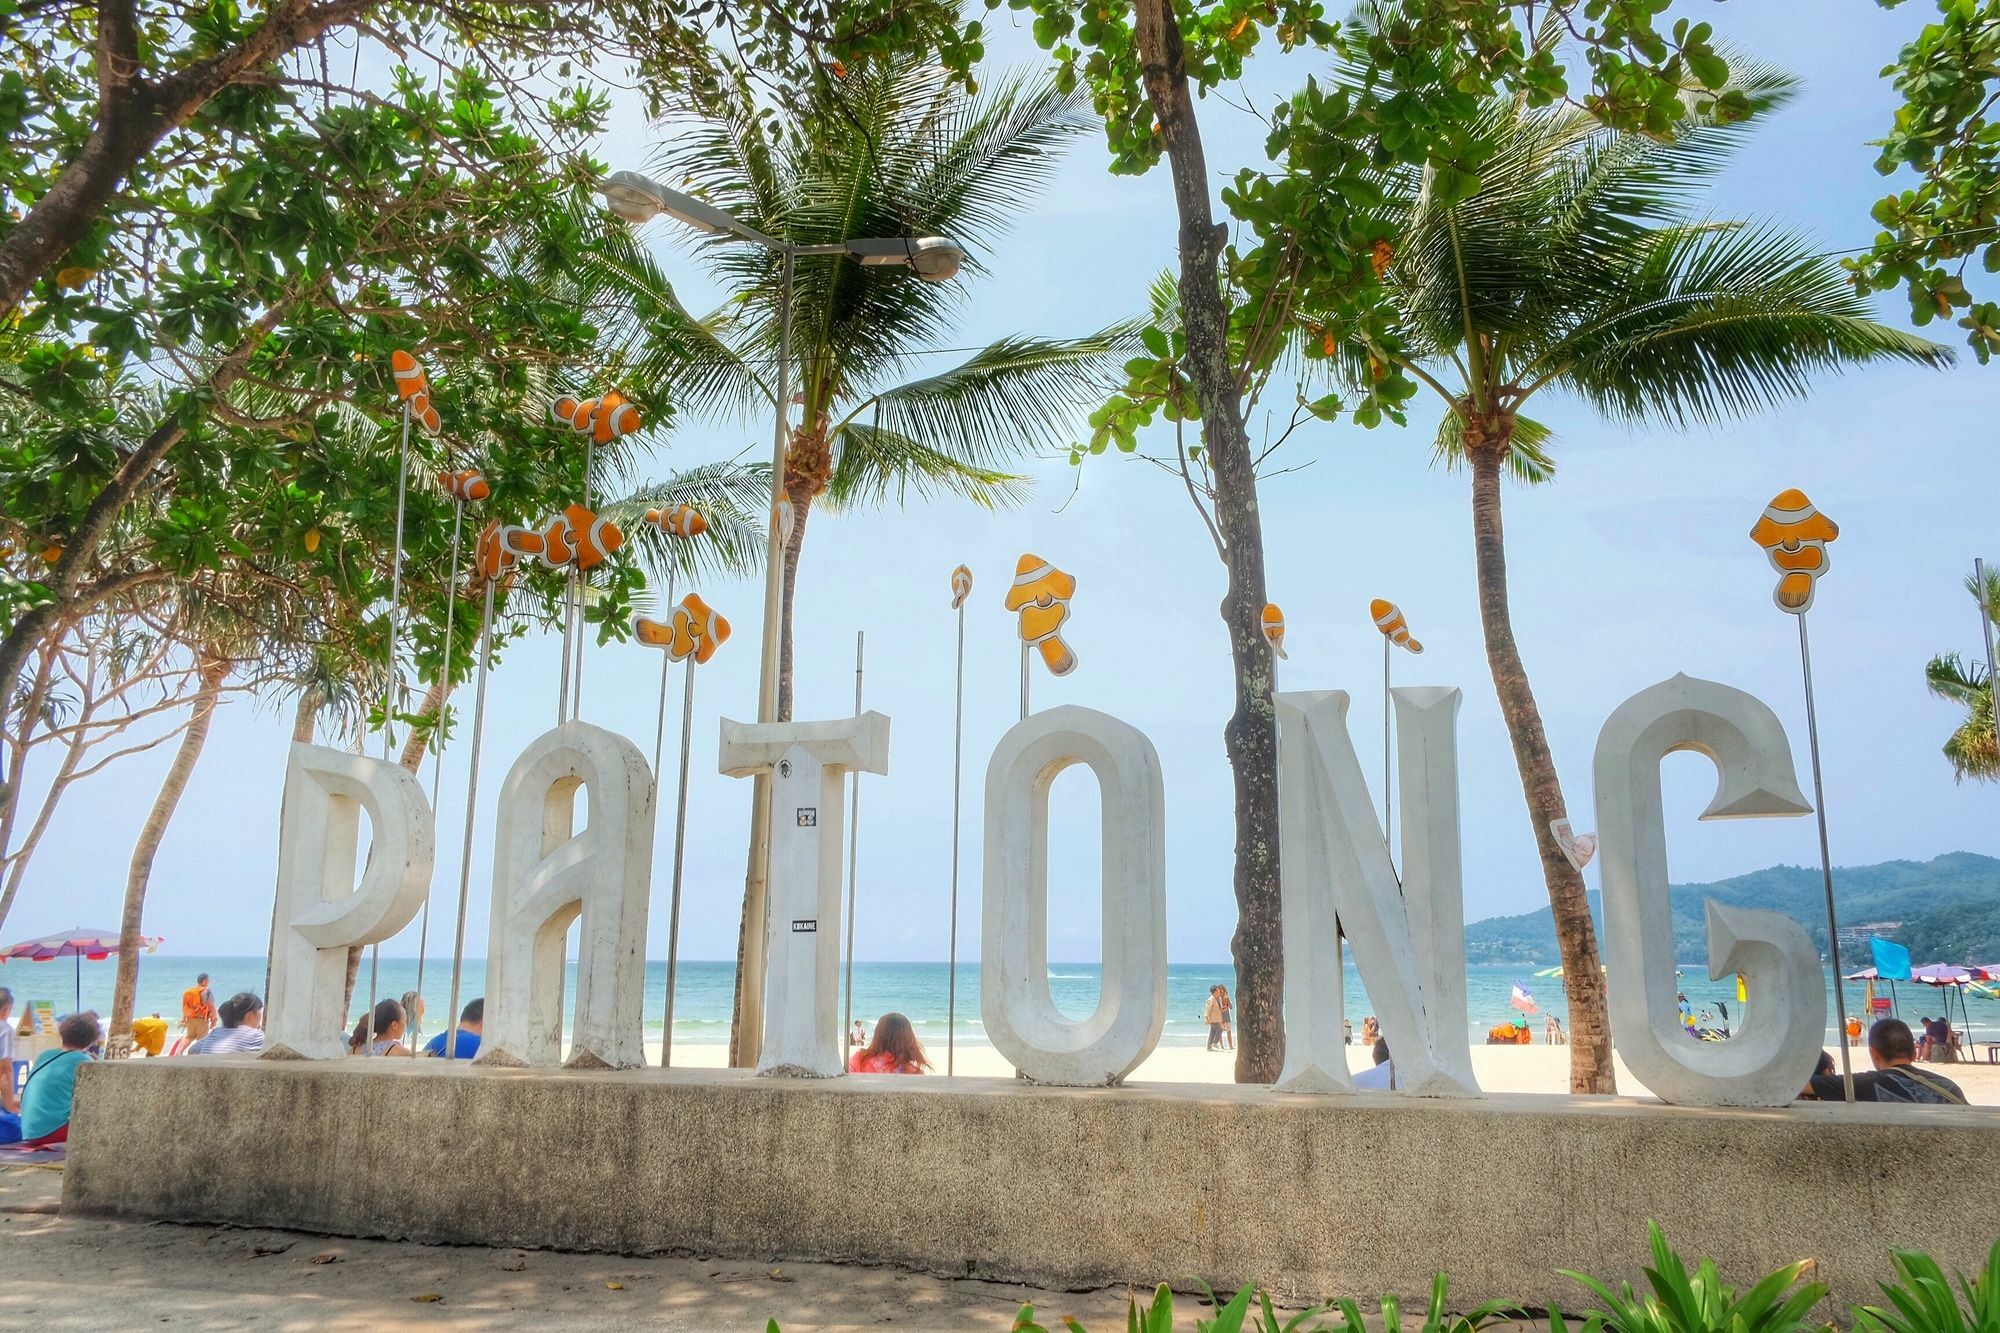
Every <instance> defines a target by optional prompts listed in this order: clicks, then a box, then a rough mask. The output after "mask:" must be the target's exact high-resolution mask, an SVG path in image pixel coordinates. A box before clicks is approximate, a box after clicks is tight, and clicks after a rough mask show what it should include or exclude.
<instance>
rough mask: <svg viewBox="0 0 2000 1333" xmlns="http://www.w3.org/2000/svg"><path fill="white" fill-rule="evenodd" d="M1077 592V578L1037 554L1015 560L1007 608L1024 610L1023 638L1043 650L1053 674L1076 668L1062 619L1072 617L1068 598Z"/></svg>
mask: <svg viewBox="0 0 2000 1333" xmlns="http://www.w3.org/2000/svg"><path fill="white" fill-rule="evenodd" d="M1074 596H1076V579H1075V577H1074V576H1072V575H1069V574H1065V573H1063V572H1062V571H1061V570H1060V569H1057V568H1056V567H1055V566H1054V565H1052V564H1050V563H1049V562H1048V561H1046V560H1044V559H1042V558H1041V557H1040V556H1038V555H1024V556H1022V557H1021V558H1020V559H1019V560H1018V561H1016V562H1015V564H1014V584H1013V586H1012V587H1010V588H1008V589H1007V609H1008V610H1009V611H1019V612H1020V613H1021V642H1022V643H1025V644H1032V645H1034V646H1035V647H1036V648H1037V649H1039V650H1040V652H1041V654H1042V661H1043V662H1044V663H1046V664H1047V665H1048V668H1049V674H1050V675H1052V676H1067V675H1068V674H1069V673H1070V672H1072V671H1074V670H1076V654H1075V653H1074V652H1072V651H1070V646H1069V645H1068V644H1067V643H1064V642H1063V638H1062V627H1063V622H1065V621H1067V620H1068V619H1069V599H1070V598H1072V597H1074Z"/></svg>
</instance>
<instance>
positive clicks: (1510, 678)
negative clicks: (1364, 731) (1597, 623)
mask: <svg viewBox="0 0 2000 1333" xmlns="http://www.w3.org/2000/svg"><path fill="white" fill-rule="evenodd" d="M1506 450H1507V445H1506V441H1504V440H1502V441H1501V442H1500V443H1499V444H1497V445H1486V446H1483V447H1479V448H1475V449H1473V450H1472V451H1471V455H1472V457H1471V462H1472V543H1473V544H1472V549H1473V560H1474V564H1475V567H1476V569H1477V571H1478V578H1479V623H1480V625H1481V626H1482V627H1483V628H1484V630H1485V632H1486V661H1487V664H1488V665H1489V666H1490V667H1491V668H1492V670H1493V689H1494V692H1495V693H1497V694H1498V695H1499V696H1500V715H1501V716H1502V717H1503V718H1505V719H1506V722H1507V736H1508V739H1509V740H1511V741H1512V742H1513V743H1514V762H1515V764H1516V766H1517V767H1519V769H1520V771H1521V790H1522V793H1523V794H1524V795H1525V796H1526V797H1527V800H1528V818H1529V821H1530V822H1531V823H1532V824H1533V825H1534V829H1535V848H1536V850H1537V851H1538V852H1540V853H1541V857H1542V878H1543V879H1544V880H1545V881H1547V883H1548V887H1549V907H1550V909H1551V910H1552V911H1553V912H1554V914H1555V923H1556V939H1557V941H1558V943H1559V944H1560V945H1561V948H1562V965H1563V991H1564V993H1565V994H1567V995H1568V997H1569V1090H1570V1091H1571V1092H1616V1091H1617V1090H1618V1088H1617V1081H1616V1078H1615V1076H1614V1074H1613V1072H1612V1065H1611V1025H1610V1023H1609V1021H1608V1020H1607V1018H1606V1016H1605V1010H1604V976H1603V973H1602V972H1600V971H1599V970H1598V961H1597V929H1596V926H1595V925H1594V924H1593V923H1592V921H1591V919H1590V899H1589V896H1588V895H1587V894H1586V893H1585V892H1584V887H1583V876H1582V874H1581V873H1579V872H1578V870H1577V868H1576V867H1575V866H1573V865H1571V864H1570V863H1569V858H1568V857H1566V856H1564V855H1563V851H1562V848H1561V847H1560V846H1558V845H1557V844H1556V837H1555V833H1554V831H1553V830H1552V829H1551V827H1550V825H1551V824H1553V823H1554V822H1555V821H1556V820H1558V819H1565V818H1567V817H1568V813H1569V812H1568V807H1567V806H1565V805H1564V803H1563V794H1562V784H1561V782H1559V781H1558V780H1557V778H1556V765H1555V760H1554V759H1553V758H1552V757H1551V756H1550V754H1549V742H1548V738H1547V737H1546V736H1544V735H1543V734H1542V715H1541V711H1540V710H1539V709H1538V708H1536V706H1535V695H1534V691H1533V690H1531V689H1530V688H1529V687H1528V669H1527V667H1526V666H1524V665H1523V664H1522V662H1521V653H1520V649H1519V648H1517V647H1516V646H1515V643H1514V626H1513V622H1512V620H1511V618H1510V617H1509V615H1508V610H1507V550H1506V538H1505V534H1504V533H1503V532H1502V530H1501V525H1500V469H1501V466H1502V462H1503V460H1504V458H1505V455H1506Z"/></svg>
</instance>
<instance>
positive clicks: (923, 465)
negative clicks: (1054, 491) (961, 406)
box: [826, 421, 1029, 510]
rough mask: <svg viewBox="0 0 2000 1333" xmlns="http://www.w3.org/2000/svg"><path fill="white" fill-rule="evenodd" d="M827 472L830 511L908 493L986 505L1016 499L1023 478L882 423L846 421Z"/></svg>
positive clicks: (1023, 491)
mask: <svg viewBox="0 0 2000 1333" xmlns="http://www.w3.org/2000/svg"><path fill="white" fill-rule="evenodd" d="M833 443H834V464H833V475H832V477H831V478H830V479H829V480H828V482H827V488H826V502H827V505H828V506H829V507H830V508H832V509H835V510H842V509H854V508H858V507H860V506H862V505H870V504H881V503H883V502H884V501H890V500H893V501H895V502H897V503H899V504H900V503H902V502H903V501H904V500H905V499H907V498H908V497H909V496H911V495H915V496H916V497H917V498H919V499H924V500H929V499H932V498H935V497H937V496H940V495H956V496H959V497H960V498H962V499H966V500H970V501H972V502H973V503H974V504H977V505H979V506H981V507H982V508H987V509H997V508H1000V507H1002V506H1007V505H1015V504H1019V503H1020V502H1021V501H1023V500H1024V499H1026V498H1027V494H1028V488H1029V487H1028V479H1027V478H1026V477H1023V476H1018V475H1016V474H1014V473H1011V472H1004V471H1001V470H1000V469H998V468H993V467H986V466H983V465H981V464H979V463H976V462H973V461H971V460H969V459H967V458H965V457H961V456H958V455H955V454H951V453H947V452H945V451H944V450H941V449H936V448H933V447H932V446H930V445H928V444H925V443H923V442H922V441H919V440H915V439H912V438H911V437H909V436H908V435H904V434H902V433H900V432H898V431H895V430H891V429H890V428H888V427H886V426H880V427H878V426H874V425H863V424H862V423H860V422H858V421H850V422H848V423H847V424H846V425H844V426H842V427H841V429H840V434H839V435H838V436H836V437H835V439H834V442H833Z"/></svg>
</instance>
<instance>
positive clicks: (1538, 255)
mask: <svg viewBox="0 0 2000 1333" xmlns="http://www.w3.org/2000/svg"><path fill="white" fill-rule="evenodd" d="M1740 87H1741V91H1742V92H1743V93H1744V94H1745V97H1746V99H1747V101H1748V104H1749V106H1750V108H1751V109H1752V110H1753V111H1755V110H1761V109H1763V108H1766V107H1770V106H1773V105H1776V104H1778V103H1780V102H1782V101H1783V100H1784V99H1785V98H1786V96H1787V95H1788V93H1789V91H1790V87H1791V84H1790V81H1789V80H1788V79H1787V78H1786V77H1784V76H1781V75H1777V74H1774V73H1772V72H1769V71H1765V70H1755V69H1753V70H1751V71H1750V72H1749V73H1748V74H1747V75H1746V76H1745V77H1743V79H1742V80H1741V85H1740ZM1738 123H1739V121H1738V120H1732V119H1731V118H1729V117H1726V116H1723V115H1721V114H1718V113H1714V112H1710V113H1707V114H1703V113H1701V112H1700V111H1696V112H1695V113H1693V114H1691V115H1690V116H1689V117H1688V119H1687V120H1686V121H1685V122H1683V124H1684V126H1685V127H1684V128H1683V129H1681V130H1680V131H1679V132H1678V133H1675V134H1672V135H1670V136H1663V137H1661V138H1648V137H1643V136H1640V135H1636V134H1620V133H1616V132H1613V131H1609V130H1606V129H1604V128H1603V127H1602V126H1600V125H1599V124H1598V123H1597V121H1596V120H1595V119H1594V118H1593V117H1591V116H1590V115H1589V114H1588V113H1587V112H1586V111H1583V110H1581V109H1577V108H1556V109H1549V110H1533V109H1529V108H1526V107H1524V106H1522V105H1520V104H1518V103H1513V102H1506V103H1499V102H1496V103H1494V104H1492V105H1490V106H1488V107H1486V108H1485V109H1484V110H1483V112H1482V114H1481V117H1480V122H1479V124H1478V126H1477V129H1476V131H1475V133H1476V134H1478V135H1479V136H1481V137H1482V138H1485V137H1488V136H1490V141H1491V142H1493V143H1494V144H1495V145H1496V148H1495V152H1494V155H1493V157H1492V158H1491V160H1489V161H1488V162H1487V163H1485V164H1484V166H1483V167H1482V168H1481V171H1480V176H1479V184H1478V186H1477V188H1476V189H1474V190H1472V191H1471V192H1470V194H1469V197H1467V196H1466V194H1465V192H1464V191H1463V190H1460V189H1454V188H1453V187H1454V185H1456V184H1459V183H1462V174H1461V173H1452V172H1449V171H1444V172H1440V171H1437V170H1425V171H1421V172H1419V171H1411V172H1409V173H1407V174H1404V175H1401V176H1391V177H1390V178H1389V180H1388V181H1387V197H1388V199H1389V209H1390V215H1391V219H1392V220H1393V222H1394V223H1395V228H1396V231H1397V232H1398V233H1399V234H1400V239H1399V240H1398V241H1397V242H1396V243H1395V244H1394V246H1393V254H1392V255H1390V256H1384V258H1386V259H1387V263H1386V266H1385V267H1384V269H1383V272H1382V281H1383V288H1384V295H1385V297H1386V298H1387V302H1388V304H1389V310H1388V311H1387V312H1386V313H1387V316H1388V318H1387V321H1386V322H1387V324H1388V325H1389V326H1391V327H1392V329H1393V332H1387V333H1382V334H1370V333H1368V332H1365V331H1352V332H1343V333H1341V334H1340V335H1339V337H1340V340H1341V346H1340V348H1339V351H1340V353H1341V358H1342V363H1343V368H1344V371H1345V373H1346V374H1347V375H1348V377H1349V378H1351V379H1353V380H1355V381H1356V382H1358V383H1360V384H1362V385H1367V384H1369V383H1371V382H1373V381H1377V380H1379V379H1381V378H1382V376H1383V375H1384V373H1385V372H1386V369H1387V366H1388V365H1390V364H1394V365H1396V366H1399V367H1401V368H1402V369H1403V370H1405V371H1406V372H1407V373H1408V375H1409V376H1410V377H1411V378H1413V379H1414V380H1415V381H1416V382H1417V383H1418V384H1420V385H1423V386H1425V387H1427V388H1429V389H1431V390H1432V391H1434V392H1435V393H1436V394H1437V396H1438V398H1439V399H1441V400H1442V402H1443V404H1444V406H1445V412H1444V415H1443V418H1442V421H1441V423H1440V425H1439V428H1438V433H1437V440H1436V457H1437V458H1438V459H1440V460H1442V461H1444V462H1446V463H1448V464H1450V465H1454V466H1456V465H1460V464H1463V465H1466V466H1468V467H1469V469H1470V471H1471V473H1472V526H1473V540H1474V560H1475V565H1476V573H1477V579H1478V588H1479V616H1480V623H1481V625H1482V627H1483V629H1484V632H1485V640H1486V657H1487V662H1488V664H1489V666H1490V667H1491V669H1492V673H1493V684H1494V688H1495V690H1496V692H1497V693H1498V695H1499V701H1500V711H1501V713H1502V715H1503V717H1504V718H1505V720H1506V724H1507V732H1508V735H1509V737H1510V738H1511V740H1512V742H1513V747H1514V758H1515V762H1516V765H1517V766H1518V768H1519V770H1520V775H1521V784H1522V789H1523V792H1524V794H1525V796H1526V797H1527V805H1528V814H1529V819H1530V823H1531V824H1532V826H1533V829H1534V834H1535V845H1536V847H1537V849H1538V850H1539V852H1540V854H1541V861H1542V873H1543V878H1544V879H1545V880H1546V881H1547V884H1548V891H1549V901H1550V904H1551V907H1552V908H1553V910H1554V914H1555V920H1556V930H1557V935H1558V939H1559V941H1560V943H1561V948H1562V963H1563V973H1564V977H1565V982H1564V985H1565V989H1566V990H1567V992H1568V996H1569V1002H1570V1013H1571V1016H1572V1017H1571V1034H1570V1039H1571V1046H1570V1056H1571V1063H1570V1087H1571V1089H1572V1091H1576V1092H1611V1091H1613V1090H1614V1084H1613V1077H1612V1066H1611V1043H1610V1033H1609V1028H1608V1025H1607V1022H1606V1018H1605V1010H1604V992H1603V985H1602V981H1601V980H1600V976H1599V969H1598V961H1597V957H1598V955H1597V939H1596V932H1595V929H1594V927H1593V925H1592V922H1591V917H1590V910H1589V905H1588V901H1587V899H1586V897H1585V893H1584V884H1583V876H1582V875H1581V874H1580V873H1579V872H1578V871H1577V869H1576V868H1575V867H1574V866H1572V865H1571V864H1570V863H1569V861H1568V860H1567V859H1566V858H1565V857H1564V855H1563V852H1562V850H1561V848H1560V847H1559V846H1558V845H1557V844H1556V840H1555V836H1554V834H1553V832H1552V831H1551V825H1552V824H1553V823H1554V822H1555V821H1556V820H1559V819H1563V818H1565V817H1566V816H1567V813H1568V807H1567V805H1566V804H1565V802H1564V799H1563V792H1562V785H1561V782H1560V781H1559V780H1558V778H1557V775H1556V765H1555V761H1554V759H1553V758H1552V756H1551V755H1550V753H1549V744H1548V740H1547V737H1546V736H1545V735H1544V733H1543V729H1542V719H1541V714H1540V712H1539V711H1538V710H1537V708H1536V705H1535V696H1534V692H1533V691H1532V689H1530V687H1529V684H1528V671H1527V667H1526V665H1525V663H1524V662H1523V661H1522V659H1521V653H1520V649H1519V647H1518V646H1517V645H1516V643H1515V639H1514V630H1513V626H1512V623H1511V621H1510V618H1509V614H1508V592H1507V558H1506V548H1505V544H1504V538H1503V533H1502V528H1501V519H1500V494H1501V492H1500V477H1501V473H1502V472H1503V471H1507V472H1511V473H1512V474H1513V475H1514V476H1515V477H1516V478H1517V479H1519V480H1523V481H1528V482H1541V481H1546V480H1548V479H1549V478H1550V476H1551V475H1552V473H1553V470H1554V465H1553V463H1552V461H1551V459H1550V456H1549V453H1548V447H1549V445H1550V443H1551V438H1552V437H1551V433H1550V431H1549V429H1548V428H1547V427H1546V426H1544V425H1542V424H1541V423H1539V422H1537V421H1534V420H1532V419H1531V418H1529V417H1527V416H1524V415H1522V410H1523V408H1524V407H1525V406H1526V405H1527V403H1528V401H1529V400H1530V399H1531V398H1533V397H1535V396H1536V395H1537V394H1539V393H1541V392H1542V391H1544V390H1550V391H1558V392H1563V393H1566V394H1568V395H1569V396H1571V397H1572V398H1575V399H1577V400H1579V401H1581V402H1582V403H1584V404H1586V405H1588V406H1590V407H1593V408H1595V409H1596V410H1597V411H1598V412H1599V413H1600V414H1602V415H1603V416H1605V417H1607V418H1610V419H1612V420H1614V421H1620V422H1626V423H1639V422H1650V421H1664V422H1666V423H1668V424H1670V425H1674V426H1686V425H1692V424H1704V425H1706V424H1713V423H1716V422H1719V421H1722V420H1725V419H1728V418H1732V417H1736V416H1741V415H1745V414H1748V413H1751V412H1754V411H1758V410H1760V409H1763V408H1765V407H1768V406H1770V405H1772V404H1775V403H1778V402H1782V401H1785V400H1788V399H1792V398H1796V397H1799V396H1802V395H1803V394H1804V393H1805V391H1806V387H1807V383H1808V380H1809V378H1810V376H1811V375H1812V374H1813V373H1814V372H1817V371H1827V370H1839V369H1841V368H1843V367H1846V366H1850V365H1857V364H1861V363H1864V362H1870V361H1877V360H1885V359H1893V360H1903V361H1911V362H1916V363H1918V364H1921V365H1929V366H1937V365H1943V364H1945V363H1946V362H1947V361H1949V360H1950V355H1951V354H1950V352H1949V351H1947V350H1946V349H1945V348H1943V347H1940V346H1938V345H1936V344H1934V343H1930V342H1927V341H1925V340H1923V339H1921V338H1918V337H1916V336H1914V335H1912V334H1909V333H1905V332H1901V331H1899V330H1896V329H1891V328H1888V327H1886V326H1884V325H1882V324H1879V323H1876V322H1875V321H1874V320H1872V319H1870V318H1869V311H1868V305H1867V302H1866V301H1865V300H1863V299H1862V298H1861V297H1860V296H1858V295H1857V294H1856V293H1855V291H1854V289H1853V287H1852V286H1851V285H1850V284H1849V283H1848V281H1847V279H1846V277H1845V275H1844V274H1843V273H1842V271H1841V270H1840V268H1839V266H1838V265H1837V264H1835V263H1834V262H1833V261H1832V260H1830V259H1827V258H1825V257H1823V256H1821V255H1819V254H1818V253H1816V251H1815V247H1814V246H1812V245H1811V244H1810V243H1809V242H1807V241H1805V240H1804V239H1802V238H1800V237H1798V236H1796V235H1794V234H1792V233H1789V232H1786V231H1783V230H1781V229H1779V228H1777V227H1774V226H1771V225H1769V224H1763V223H1745V222H1718V221H1706V220H1700V219H1697V218H1695V217H1693V216H1692V215H1691V211H1690V205H1691V203H1692V202H1693V198H1694V195H1695V193H1696V192H1697V191H1698V189H1699V188H1700V187H1701V185H1702V184H1704V183H1705V182H1706V181H1707V180H1709V179H1710V178H1711V177H1712V176H1713V175H1714V174H1715V172H1716V170H1717V169H1718V167H1719V166H1720V165H1721V164H1722V162H1723V161H1724V160H1725V158H1726V157H1727V154H1728V152H1729V151H1730V150H1731V148H1732V147H1733V146H1734V145H1735V143H1736V142H1738V141H1739V140H1740V139H1741V137H1742V136H1741V132H1740V129H1738V128H1737V125H1738ZM1454 176H1456V177H1457V179H1454ZM1378 254H1379V252H1378Z"/></svg>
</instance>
